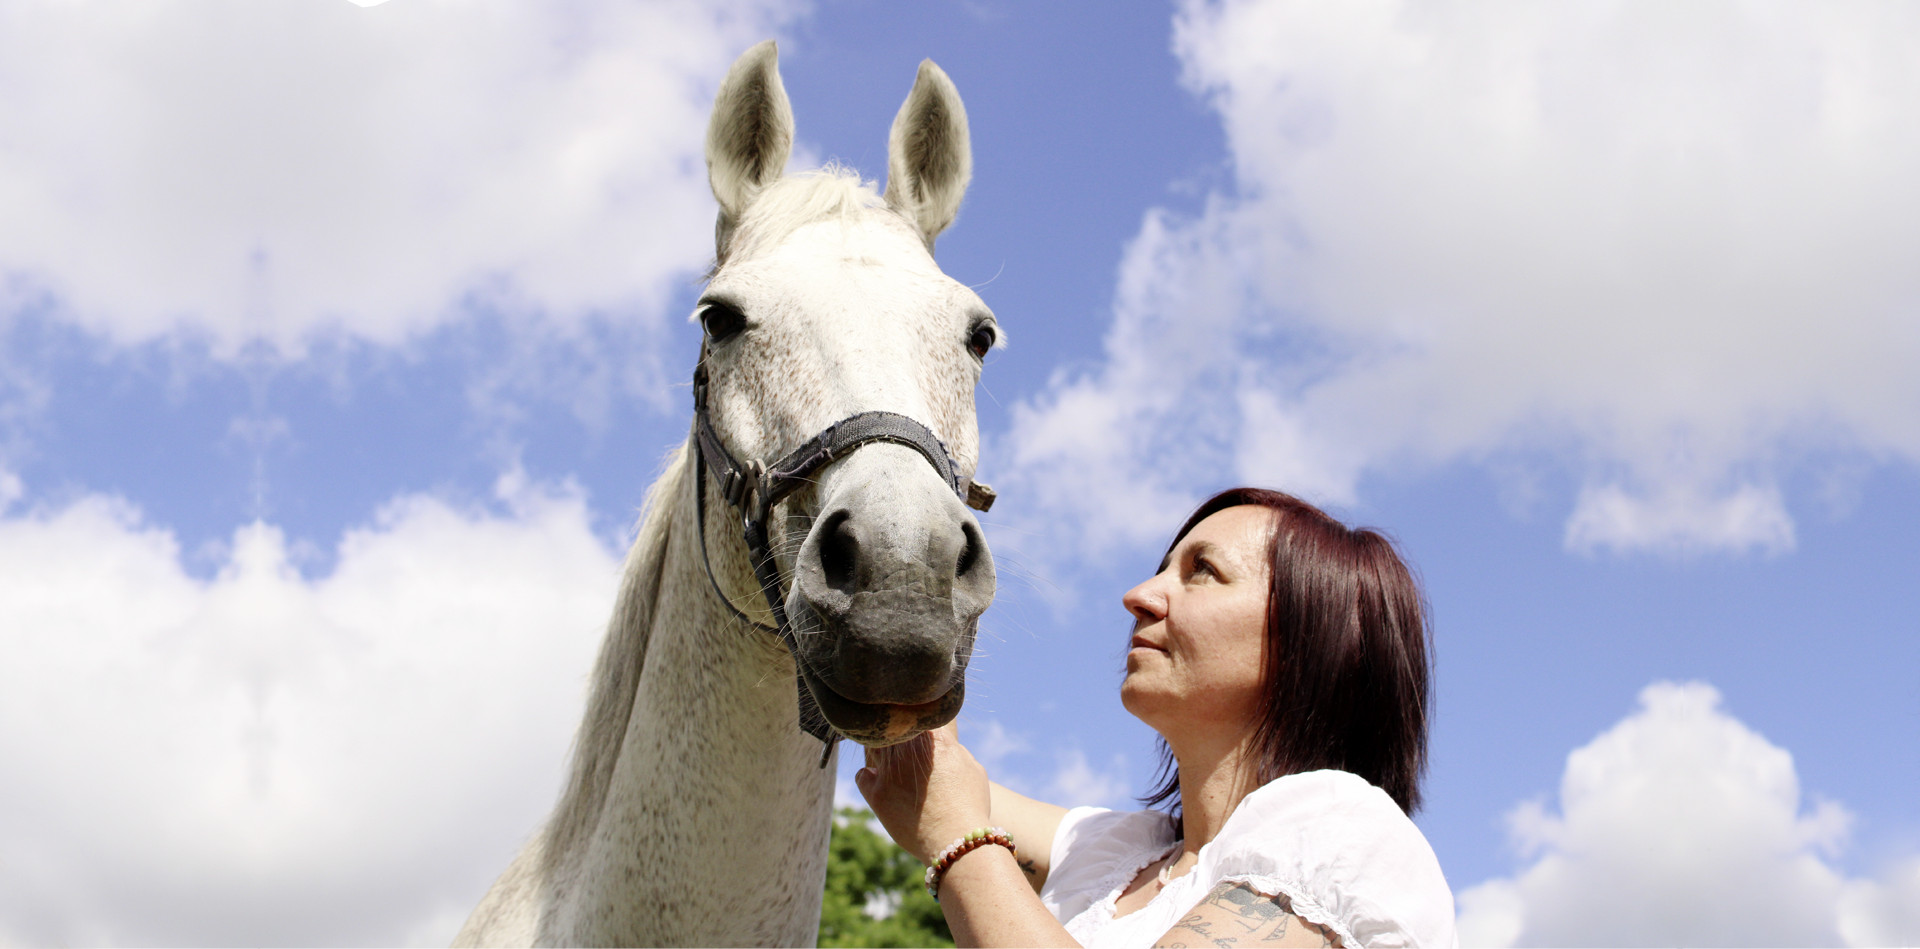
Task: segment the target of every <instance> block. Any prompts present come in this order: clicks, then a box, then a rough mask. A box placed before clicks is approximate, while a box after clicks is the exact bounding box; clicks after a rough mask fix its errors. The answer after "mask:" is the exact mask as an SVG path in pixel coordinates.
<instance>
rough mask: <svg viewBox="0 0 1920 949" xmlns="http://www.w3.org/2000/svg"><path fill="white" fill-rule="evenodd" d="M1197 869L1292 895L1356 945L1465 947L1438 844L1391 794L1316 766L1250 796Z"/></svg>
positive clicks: (1297, 910)
mask: <svg viewBox="0 0 1920 949" xmlns="http://www.w3.org/2000/svg"><path fill="white" fill-rule="evenodd" d="M1196 873H1197V874H1199V875H1202V876H1204V877H1205V878H1206V879H1208V880H1209V881H1212V882H1213V883H1215V884H1218V883H1223V882H1241V883H1246V884H1248V885H1250V886H1252V887H1253V888H1254V889H1257V890H1260V891H1261V892H1263V893H1267V894H1270V895H1285V896H1286V897H1287V898H1288V900H1289V901H1291V902H1292V904H1293V911H1294V915H1296V916H1299V917H1300V918H1302V919H1305V920H1307V921H1308V922H1311V923H1316V924H1318V925H1321V926H1325V927H1328V928H1329V929H1331V930H1332V931H1333V932H1334V933H1336V934H1338V935H1339V936H1340V941H1341V943H1342V944H1343V945H1347V946H1370V947H1371V946H1437V947H1450V946H1454V945H1457V940H1456V938H1455V935H1454V929H1453V892H1452V890H1450V889H1449V888H1448V887H1447V881H1446V877H1445V876H1444V875H1443V874H1442V873H1441V872H1440V861H1439V860H1438V859H1437V858H1436V857H1435V856H1434V853H1433V848H1432V847H1431V846H1429V845H1428V844H1427V839H1426V837H1425V836H1423V835H1422V834H1421V833H1420V830H1419V828H1417V827H1415V826H1414V824H1413V821H1411V820H1409V819H1408V818H1407V816H1406V815H1405V814H1404V813H1402V812H1401V810H1400V807H1399V805H1397V804H1395V803H1394V802H1393V799H1392V798H1391V797H1388V796H1387V793H1386V792H1385V791H1382V790H1380V789H1379V788H1376V787H1374V786H1373V785H1371V784H1368V783H1367V782H1366V780H1365V779H1362V778H1360V777H1358V776H1357V775H1353V774H1348V773H1347V772H1344V771H1309V772H1306V773H1303V774H1293V775H1288V776H1286V777H1283V778H1280V779H1278V780H1276V781H1273V782H1271V783H1269V784H1267V785H1266V786H1264V787H1262V788H1260V789H1259V790H1257V791H1255V792H1253V793H1252V794H1249V795H1247V797H1246V799H1245V800H1243V801H1241V802H1240V806H1239V807H1238V808H1235V809H1234V812H1233V816H1232V817H1230V818H1228V820H1227V823H1226V826H1224V827H1222V828H1221V829H1220V834H1219V835H1218V836H1217V837H1216V838H1215V839H1214V840H1213V841H1212V842H1211V843H1209V844H1208V845H1207V846H1206V847H1205V848H1202V853H1201V859H1200V866H1199V867H1197V868H1196Z"/></svg>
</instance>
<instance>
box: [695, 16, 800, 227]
mask: <svg viewBox="0 0 1920 949" xmlns="http://www.w3.org/2000/svg"><path fill="white" fill-rule="evenodd" d="M792 151H793V107H792V106H791V105H788V104H787V90H786V87H785V86H783V85H781V83H780V51H779V49H778V48H777V47H775V46H774V44H773V41H772V40H767V41H766V42H763V43H761V44H759V45H757V46H755V47H753V48H752V49H749V50H747V51H746V52H744V53H741V54H740V58H739V59H736V60H734V62H733V68H732V69H729V70H727V78H726V80H725V81H723V82H721V83H720V94H719V95H717V96H715V97H714V100H713V118H712V119H711V120H709V121H708V122H707V183H708V184H709V185H711V186H712V187H713V196H714V198H715V199H716V200H718V201H719V202H720V220H719V221H718V222H716V223H715V225H714V244H715V247H714V250H715V252H716V253H717V254H718V255H719V256H721V257H725V256H726V253H727V241H728V239H729V238H731V237H732V236H733V228H734V225H735V224H737V223H739V221H740V215H741V214H742V213H744V212H745V211H746V208H747V203H748V202H749V201H752V200H753V196H754V195H755V194H757V193H759V191H760V189H762V188H764V187H766V186H767V185H769V184H772V183H773V181H774V180H775V179H777V178H779V177H780V172H781V170H782V169H784V168H786V166H787V155H788V154H789V153H791V152H792Z"/></svg>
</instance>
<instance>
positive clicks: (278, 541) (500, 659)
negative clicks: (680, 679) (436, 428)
mask: <svg viewBox="0 0 1920 949" xmlns="http://www.w3.org/2000/svg"><path fill="white" fill-rule="evenodd" d="M498 502H499V506H498V508H497V509H492V510H463V509H459V508H456V507H454V506H451V505H449V504H448V503H446V502H443V501H441V500H437V499H435V498H432V497H426V496H406V497H401V498H399V499H397V500H395V501H393V502H392V503H391V504H389V505H388V506H386V507H385V508H384V509H383V510H382V511H381V512H380V513H379V514H378V516H377V517H376V519H375V521H374V523H372V524H371V525H369V526H365V527H362V528H358V529H355V530H351V531H349V532H348V533H347V534H346V535H345V537H344V538H343V539H342V540H341V542H340V545H339V550H338V558H337V565H336V566H335V567H334V569H333V570H332V572H331V573H330V574H328V575H327V576H324V577H316V578H308V577H305V576H302V575H301V573H300V572H299V570H298V569H297V567H296V562H297V561H298V559H299V552H298V551H297V550H295V551H290V550H289V545H288V543H287V541H286V539H285V537H284V536H283V534H282V532H281V531H280V530H279V529H278V528H276V527H274V526H272V525H270V524H265V523H259V522H256V523H253V524H249V525H247V526H244V527H242V528H240V529H239V530H237V531H236V532H235V533H234V535H233V540H232V543H231V546H230V547H229V548H227V549H226V550H223V551H217V552H215V556H216V559H217V561H218V570H217V573H216V574H215V575H214V576H213V577H212V578H210V579H199V578H196V577H195V576H194V575H192V574H191V573H190V572H189V571H188V569H187V566H186V563H185V562H186V561H190V560H192V559H194V558H193V557H191V556H185V557H183V554H182V552H181V551H180V549H179V547H178V544H177V542H176V541H175V539H174V537H173V535H172V534H171V533H170V532H168V531H166V530H163V529H160V528H156V527H152V526H149V525H146V524H143V523H142V522H141V520H140V517H139V514H138V512H137V511H135V510H134V509H132V508H131V507H130V506H129V505H127V504H126V503H125V502H121V501H117V500H114V499H111V498H105V497H101V496H97V495H96V496H88V497H84V498H82V499H80V500H77V501H75V502H73V503H71V504H69V505H67V506H65V507H61V508H58V509H38V510H27V511H25V512H17V513H15V514H14V515H11V516H7V517H4V518H0V652H3V653H4V654H5V656H6V661H5V662H4V663H0V760H5V761H6V762H7V778H6V781H5V782H4V783H0V938H5V939H7V940H12V941H18V942H22V943H26V944H37V945H51V944H63V943H64V944H71V943H87V944H92V943H139V944H147V945H159V944H178V943H194V944H224V943H248V944H265V945H274V944H287V943H308V942H313V943H328V944H336V945H338V944H348V943H370V942H375V943H389V944H390V943H394V942H398V941H409V942H420V941H431V942H437V943H440V944H444V942H445V940H447V939H450V938H451V937H452V935H453V928H451V927H450V926H449V925H448V924H449V922H450V921H451V923H452V925H454V926H457V924H458V921H459V919H461V918H464V915H465V913H466V911H467V910H469V909H471V907H472V905H473V904H474V903H475V902H477V900H478V898H479V896H480V894H481V893H482V892H483V891H484V889H485V887H486V885H487V884H488V883H490V882H491V879H492V877H493V875H495V874H497V873H498V872H499V871H500V870H501V869H503V868H504V867H505V865H506V861H507V860H508V859H509V858H510V856H511V854H512V853H513V851H514V850H515V848H516V847H517V846H518V844H519V842H520V841H521V840H523V839H524V838H525V837H526V836H527V835H528V834H529V833H531V832H532V831H533V830H534V829H535V827H536V826H537V824H538V822H539V820H540V819H541V817H542V816H543V815H544V813H545V812H546V810H547V809H548V808H549V807H550V806H551V804H552V801H553V799H554V797H555V795H556V794H557V793H558V789H559V784H560V779H561V769H562V765H563V762H564V756H565V753H566V750H567V746H568V742H569V741H570V739H571V737H572V732H573V729H574V727H575V726H576V725H577V723H578V720H579V715H580V710H581V706H582V697H583V689H584V676H585V672H586V670H587V669H588V668H589V667H590V665H591V662H592V654H593V651H594V649H595V647H596V645H597V643H598V642H599V640H600V637H601V634H602V632H603V630H604V627H605V623H606V618H607V616H608V615H609V613H610V607H611V604H612V602H613V596H614V591H615V581H616V577H617V573H618V569H619V558H618V557H617V556H616V554H615V553H614V552H613V551H610V550H608V549H607V547H606V546H605V544H604V543H603V541H602V540H601V539H600V538H598V537H596V536H595V535H594V533H593V531H592V528H591V525H590V518H589V514H588V511H587V508H586V505H585V503H584V502H583V500H582V499H581V497H580V496H579V495H578V493H577V492H575V491H571V490H568V489H563V488H552V487H541V486H537V485H529V484H527V483H525V480H524V479H522V478H518V477H517V476H509V477H505V478H503V479H502V480H501V483H500V486H499V498H498Z"/></svg>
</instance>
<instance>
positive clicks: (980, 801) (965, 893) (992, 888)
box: [853, 724, 1079, 946]
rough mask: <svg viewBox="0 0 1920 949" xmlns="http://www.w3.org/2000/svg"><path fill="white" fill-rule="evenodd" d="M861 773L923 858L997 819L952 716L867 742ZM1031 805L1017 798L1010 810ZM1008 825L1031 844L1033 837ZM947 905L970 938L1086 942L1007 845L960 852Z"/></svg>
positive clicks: (883, 819) (998, 942)
mask: <svg viewBox="0 0 1920 949" xmlns="http://www.w3.org/2000/svg"><path fill="white" fill-rule="evenodd" d="M853 780H854V784H856V785H858V786H859V788H860V793H861V794H862V795H863V796H865V797H866V799H867V805H868V806H869V807H871V808H873V813H874V816H876V817H878V818H880V823H882V824H884V825H886V828H887V833H888V834H891V835H892V836H893V840H894V842H895V843H897V844H899V845H900V846H901V847H902V848H904V849H905V850H906V851H907V852H908V853H911V854H913V855H914V856H916V857H918V858H920V862H921V863H926V862H928V859H929V858H930V857H932V856H934V855H935V854H937V853H939V852H940V851H941V850H944V849H945V848H946V847H947V845H948V844H951V843H953V842H954V841H955V840H957V839H958V838H960V837H961V836H963V835H965V834H966V833H967V832H968V831H971V830H975V829H977V828H981V827H986V826H989V825H991V824H992V823H993V816H994V815H993V811H992V805H993V802H994V796H993V792H992V791H991V790H989V782H988V781H987V770H986V769H985V768H983V767H981V766H980V762H978V761H975V760H974V758H973V755H971V754H969V753H968V752H967V749H966V748H965V747H963V746H962V745H961V744H960V738H959V735H958V733H957V732H956V731H955V729H954V727H953V725H951V724H949V725H947V726H945V727H944V728H940V729H937V730H935V731H931V732H928V733H926V734H925V735H922V736H920V737H919V738H916V739H914V740H913V741H910V742H907V743H905V744H902V745H897V746H895V747H892V748H881V749H878V750H876V749H872V748H869V749H867V766H866V767H864V768H861V769H860V771H859V773H857V774H855V775H854V779H853ZM1009 793H1011V792H1009ZM1007 800H1011V799H1007ZM1030 803H1033V804H1038V803H1039V802H1037V801H1034V802H1030ZM1042 806H1045V805H1042ZM1023 811H1024V808H1022V806H1021V805H1019V804H1017V803H1016V804H1014V812H1010V813H1009V814H1008V816H1016V813H1019V812H1023ZM1022 816H1027V817H1031V814H1024V815H1022ZM1042 823H1044V821H1042ZM1058 823H1059V819H1058V817H1055V818H1054V821H1053V824H1052V825H1048V833H1047V835H1046V841H1047V842H1046V843H1045V844H1043V845H1042V847H1043V848H1044V849H1050V848H1051V845H1052V839H1053V837H1052V833H1051V830H1052V827H1054V826H1058ZM1007 830H1008V831H1009V833H1010V834H1011V835H1012V836H1013V839H1014V844H1015V845H1016V846H1018V847H1020V848H1021V849H1022V850H1025V848H1026V846H1027V843H1026V841H1023V840H1022V839H1021V838H1020V837H1019V836H1018V833H1017V832H1014V831H1013V830H1012V828H1007ZM1032 832H1034V833H1038V831H1037V830H1036V831H1032ZM1022 856H1023V857H1024V854H1022ZM940 909H941V911H942V912H944V913H945V914H946V917H947V925H949V926H951V927H952V928H953V936H954V941H955V942H956V943H957V944H959V945H962V946H1077V945H1079V943H1076V942H1074V940H1073V937H1072V936H1069V935H1067V930H1066V928H1065V927H1063V926H1061V925H1060V923H1059V922H1058V921H1056V920H1055V919H1054V918H1053V914H1052V913H1049V912H1048V911H1047V908H1046V907H1045V906H1043V905H1041V903H1040V897H1039V896H1037V895H1036V894H1035V892H1034V887H1033V885H1032V884H1030V883H1029V882H1028V880H1027V874H1026V873H1025V872H1024V871H1023V870H1022V869H1021V868H1020V866H1019V865H1018V864H1017V863H1016V862H1015V860H1014V855H1013V853H1012V852H1010V851H1008V850H1007V849H1006V848H1004V847H1000V846H995V845H987V846H983V847H977V848H975V849H973V850H971V851H969V852H967V853H965V854H963V855H961V857H960V858H959V859H957V860H955V861H954V862H953V863H952V865H951V866H950V867H949V868H948V869H947V873H946V876H945V877H944V878H943V879H942V880H941V882H940Z"/></svg>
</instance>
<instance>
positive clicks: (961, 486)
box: [693, 346, 994, 768]
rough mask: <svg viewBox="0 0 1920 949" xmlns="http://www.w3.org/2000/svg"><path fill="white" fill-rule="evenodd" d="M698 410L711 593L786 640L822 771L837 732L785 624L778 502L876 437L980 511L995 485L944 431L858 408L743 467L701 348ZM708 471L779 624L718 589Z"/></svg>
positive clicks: (699, 497)
mask: <svg viewBox="0 0 1920 949" xmlns="http://www.w3.org/2000/svg"><path fill="white" fill-rule="evenodd" d="M693 411H694V439H693V450H694V455H695V456H696V457H697V458H698V466H699V467H700V468H701V469H702V471H701V474H700V475H699V478H700V480H699V485H698V486H697V487H696V488H695V489H694V497H695V501H694V504H695V512H694V514H695V517H696V518H698V519H699V524H700V526H699V537H700V558H701V561H702V563H703V565H704V566H705V567H706V571H707V582H708V583H710V584H711V585H712V586H713V592H714V595H715V596H717V597H719V598H720V602H722V603H725V604H726V605H727V609H728V610H730V611H732V612H733V614H734V616H736V617H738V618H739V619H741V620H742V621H744V622H746V623H748V624H750V625H753V626H756V627H758V628H760V629H763V630H767V631H768V632H772V633H774V634H775V635H777V636H779V637H780V641H781V642H782V643H784V644H785V645H786V647H787V653H788V654H789V655H791V656H792V657H793V665H794V688H795V689H796V690H797V696H796V698H797V700H798V702H799V709H800V730H801V731H803V732H806V733H807V734H809V735H812V736H813V737H815V738H818V739H820V741H821V743H823V744H824V745H826V749H825V751H823V752H822V753H821V755H820V766H821V767H823V768H824V767H826V765H827V759H828V758H829V757H831V756H832V754H833V746H834V743H835V742H837V741H839V738H840V736H839V733H838V732H836V731H834V728H833V726H832V725H831V724H829V723H828V722H827V720H826V717H825V716H823V715H822V714H821V713H820V706H819V704H818V703H816V702H815V701H814V700H813V696H812V695H811V694H810V693H809V692H808V691H807V685H806V681H805V679H804V678H803V677H802V675H801V673H800V664H801V663H802V662H803V661H804V660H802V659H801V658H800V652H799V650H798V649H797V648H796V643H795V642H794V632H793V625H792V624H791V623H789V622H788V621H787V605H786V596H785V594H784V593H782V592H781V591H782V590H783V589H784V588H785V586H786V585H785V584H784V583H783V582H781V579H780V566H779V564H778V563H777V562H775V560H774V557H773V545H772V543H771V542H770V541H769V539H768V533H767V522H768V520H769V519H770V517H771V515H772V513H773V506H774V505H775V504H778V503H779V502H780V501H781V500H782V499H784V498H785V497H786V496H787V495H789V494H792V493H793V492H794V491H795V490H796V489H798V488H799V487H800V486H801V485H803V484H806V483H807V482H808V480H809V478H810V477H811V476H812V474H813V473H814V472H815V471H818V470H819V469H821V468H823V467H825V466H826V465H828V464H829V463H831V462H832V461H833V460H834V459H835V458H838V457H841V456H843V455H846V454H847V453H849V452H851V451H853V450H854V449H856V448H859V447H860V446H861V445H864V444H866V443H867V442H874V441H885V442H893V443H894V444H898V445H905V446H907V447H908V448H912V449H914V450H915V451H917V452H919V453H920V456H921V457H922V458H925V459H926V460H927V463H928V464H930V465H932V466H933V470H934V471H935V472H937V473H939V475H940V480H942V481H944V482H946V484H947V486H948V487H949V488H951V489H952V490H953V492H954V493H955V494H957V495H959V497H960V499H961V500H962V501H965V502H966V503H967V504H968V505H969V506H971V507H973V508H975V509H977V510H981V511H985V510H987V509H988V508H990V507H992V506H993V500H994V492H993V489H992V488H989V487H987V486H986V485H984V484H980V483H978V482H975V481H972V480H971V479H968V478H964V477H962V476H961V475H960V472H959V467H958V466H957V465H955V464H954V463H953V457H952V456H951V455H949V454H947V446H946V444H945V443H943V442H941V441H940V438H939V436H936V435H935V434H933V432H932V430H930V429H928V428H927V427H926V426H925V425H922V424H920V423H919V422H916V421H914V420H913V419H911V418H908V417H907V416H904V415H900V414H898V413H895V412H861V413H859V414H857V415H851V416H848V417H847V418H844V419H841V420H840V421H838V422H835V423H833V424H832V425H829V426H827V428H826V430H825V431H823V432H821V433H820V434H818V435H815V436H813V437H812V438H810V439H807V441H806V443H805V444H803V445H801V446H800V447H799V448H796V449H794V450H793V451H791V452H788V453H787V454H786V455H785V456H784V457H782V458H781V459H780V460H779V461H776V462H774V463H773V464H772V465H763V464H761V463H760V462H759V461H758V460H753V461H748V462H747V463H746V464H744V465H743V464H741V463H740V461H739V460H738V459H736V458H735V457H734V455H733V453H732V452H730V451H728V450H727V446H726V445H725V444H724V443H722V442H721V441H720V436H719V435H718V434H717V433H715V432H714V430H713V417H712V414H711V412H709V410H708V405H707V353H706V349H705V347H704V346H703V347H702V348H701V351H700V365H699V367H698V368H697V369H695V370H694V373H693ZM709 474H711V475H712V476H713V480H714V482H715V484H717V485H718V486H719V489H720V496H721V497H723V498H725V499H726V501H727V504H728V506H729V507H732V508H733V509H734V510H735V511H736V512H738V513H739V515H740V526H741V534H742V539H743V540H745V542H746V545H747V560H748V563H750V564H751V565H752V567H753V576H754V579H755V580H757V581H758V582H759V584H760V593H761V595H762V596H764V597H766V600H767V607H768V608H769V609H771V610H772V611H773V621H774V625H773V626H771V627H769V626H767V625H766V624H764V623H760V622H758V621H756V620H754V619H753V618H752V617H749V616H747V615H746V614H745V613H743V612H741V611H740V608H739V607H737V606H735V605H734V604H733V600H731V599H729V598H728V597H727V594H726V592H725V591H723V590H721V589H720V581H719V579H718V578H716V577H715V576H714V573H713V562H712V560H711V559H709V558H708V556H707V478H706V476H707V475H709Z"/></svg>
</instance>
